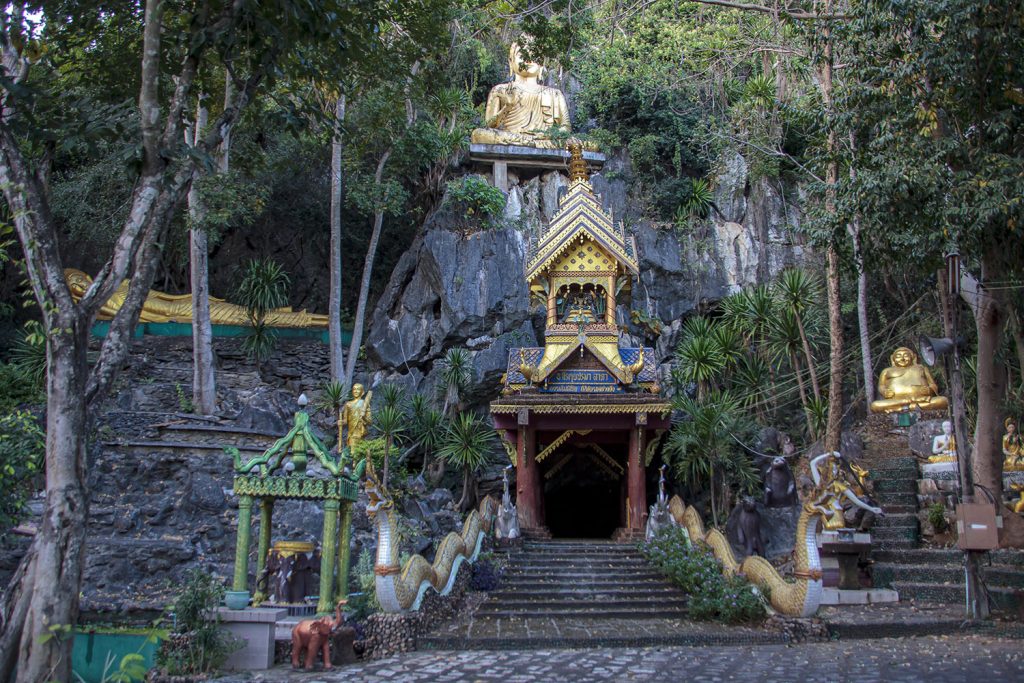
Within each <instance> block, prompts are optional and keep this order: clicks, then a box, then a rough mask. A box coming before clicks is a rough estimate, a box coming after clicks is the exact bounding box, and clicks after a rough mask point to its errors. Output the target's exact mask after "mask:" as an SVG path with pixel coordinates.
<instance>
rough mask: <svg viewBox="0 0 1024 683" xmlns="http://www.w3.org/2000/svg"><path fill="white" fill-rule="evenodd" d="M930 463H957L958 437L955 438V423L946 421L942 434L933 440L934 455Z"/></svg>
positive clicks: (930, 457) (929, 459) (930, 458)
mask: <svg viewBox="0 0 1024 683" xmlns="http://www.w3.org/2000/svg"><path fill="white" fill-rule="evenodd" d="M928 462H930V463H940V462H956V437H955V436H953V423H952V422H950V421H949V420H944V421H943V423H942V433H941V434H939V435H938V436H936V437H935V438H934V439H932V455H931V456H929V458H928Z"/></svg>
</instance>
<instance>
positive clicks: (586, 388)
mask: <svg viewBox="0 0 1024 683" xmlns="http://www.w3.org/2000/svg"><path fill="white" fill-rule="evenodd" d="M544 384H545V386H544V391H551V392H556V393H563V394H614V393H618V392H620V391H622V387H621V386H620V385H619V383H618V381H617V380H616V379H615V376H614V375H613V374H612V373H610V372H608V371H607V370H603V369H594V370H556V371H554V372H553V373H551V376H550V377H548V379H547V381H546V382H545V383H544Z"/></svg>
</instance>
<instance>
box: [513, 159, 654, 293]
mask: <svg viewBox="0 0 1024 683" xmlns="http://www.w3.org/2000/svg"><path fill="white" fill-rule="evenodd" d="M588 241H589V242H591V243H592V244H593V245H594V246H597V247H600V248H601V249H602V250H603V251H604V252H605V254H606V255H608V256H610V257H611V258H612V259H614V262H615V263H616V264H618V265H621V266H622V268H623V270H626V271H629V272H630V273H632V274H633V275H638V274H639V272H640V271H639V266H638V264H637V258H636V248H635V246H634V244H633V240H632V239H627V238H626V235H625V232H624V231H623V228H622V226H621V225H619V226H616V225H615V224H614V223H613V222H612V217H611V215H609V214H608V212H606V211H605V210H604V209H603V208H601V204H600V202H598V201H597V197H596V196H595V195H594V190H593V188H592V187H591V185H590V183H589V182H588V181H587V180H582V179H580V180H575V181H573V183H572V184H571V185H570V186H569V190H568V192H566V194H565V197H563V198H562V202H561V206H560V207H559V209H558V213H556V214H555V216H554V218H552V219H551V223H550V224H549V226H548V229H547V231H546V232H545V233H544V235H543V237H541V239H540V242H539V243H538V245H537V249H536V251H535V253H534V255H533V257H532V258H531V259H530V261H529V263H528V264H527V266H526V279H527V280H528V281H530V282H533V281H534V279H535V278H536V277H537V276H538V275H540V274H541V273H542V272H544V271H548V270H553V269H552V268H551V266H553V265H555V264H556V262H557V264H558V270H559V271H561V270H562V268H561V266H562V265H572V264H565V263H564V260H563V259H562V258H561V257H563V256H568V257H569V259H570V261H571V259H572V257H573V255H574V254H576V253H578V252H579V250H580V247H583V246H585V244H586V243H587V242H588ZM575 265H576V266H577V267H578V265H579V264H575ZM595 270H597V269H596V268H595Z"/></svg>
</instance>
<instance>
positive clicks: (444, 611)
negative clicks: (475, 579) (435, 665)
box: [362, 564, 472, 660]
mask: <svg viewBox="0 0 1024 683" xmlns="http://www.w3.org/2000/svg"><path fill="white" fill-rule="evenodd" d="M471 573H472V565H469V564H463V565H461V566H460V567H459V574H458V576H457V577H456V579H455V585H454V586H453V587H452V591H451V593H449V594H448V595H444V596H442V595H439V594H437V593H435V592H434V591H432V590H430V589H427V594H426V595H425V596H424V597H423V602H422V603H421V604H420V608H419V610H417V611H415V612H410V613H409V614H374V615H373V616H371V617H370V618H369V619H367V623H366V638H365V639H364V640H363V641H362V646H363V659H367V660H369V659H380V658H382V657H388V656H390V655H393V654H396V653H398V652H409V651H411V650H415V649H416V638H417V637H418V636H421V635H423V634H424V633H426V632H428V631H431V630H433V629H434V628H435V627H436V626H438V625H439V624H441V623H443V622H445V621H448V620H450V619H452V618H454V617H455V616H456V615H458V614H459V612H460V611H461V610H462V609H463V607H464V605H465V598H466V591H467V590H468V588H469V577H470V574H471Z"/></svg>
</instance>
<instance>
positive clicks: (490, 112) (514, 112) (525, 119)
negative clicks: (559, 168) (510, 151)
mask: <svg viewBox="0 0 1024 683" xmlns="http://www.w3.org/2000/svg"><path fill="white" fill-rule="evenodd" d="M508 68H509V72H510V74H511V75H512V77H513V79H512V81H510V82H508V83H501V84H499V85H496V86H494V87H493V88H491V92H490V94H489V95H488V96H487V108H486V110H485V112H484V126H486V127H485V128H477V129H476V130H474V131H473V134H472V136H471V138H470V139H471V140H472V142H475V143H480V144H488V145H523V146H526V147H543V148H548V149H554V148H555V147H556V145H555V143H553V142H552V141H551V140H550V139H549V137H548V131H549V130H550V129H551V128H556V127H557V128H560V129H562V130H564V131H565V132H569V108H568V107H567V106H566V104H565V96H564V95H562V91H561V90H559V89H558V88H552V87H550V86H546V85H541V83H540V79H541V77H542V76H543V74H544V67H543V66H541V65H540V64H538V63H537V62H525V61H522V59H521V51H520V49H519V45H517V44H516V43H512V46H511V47H510V48H509V51H508Z"/></svg>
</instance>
